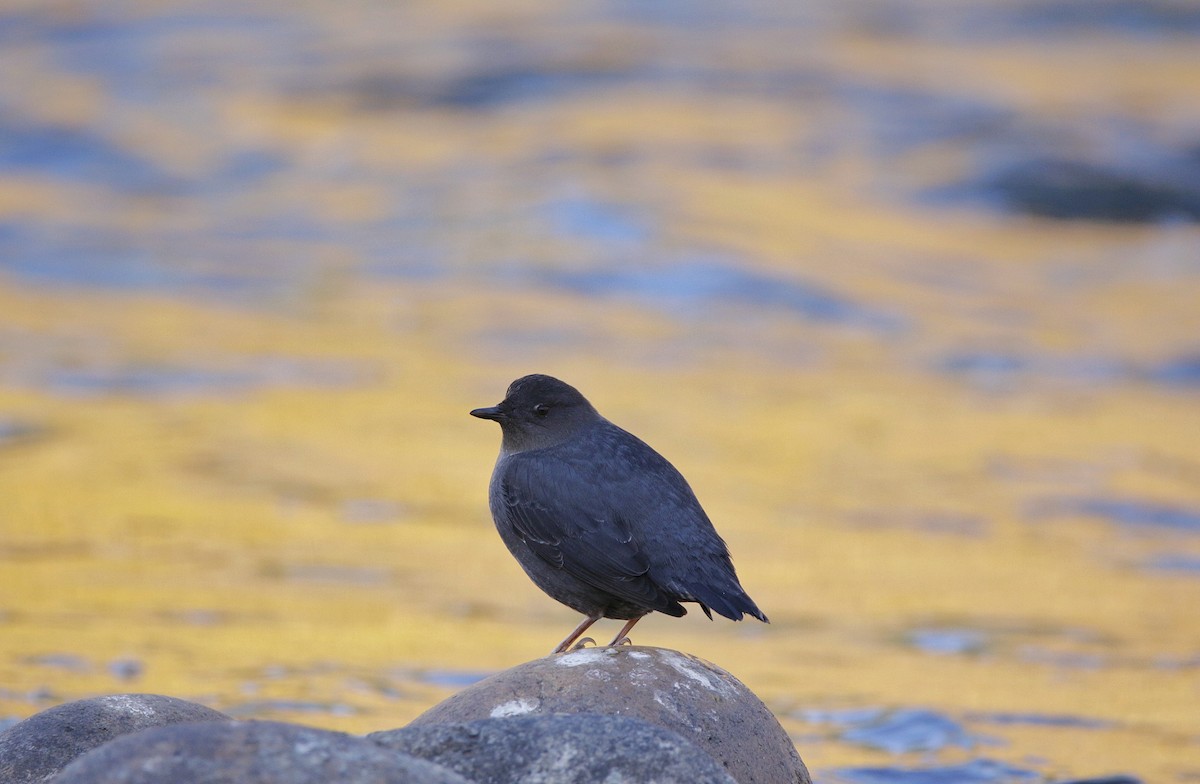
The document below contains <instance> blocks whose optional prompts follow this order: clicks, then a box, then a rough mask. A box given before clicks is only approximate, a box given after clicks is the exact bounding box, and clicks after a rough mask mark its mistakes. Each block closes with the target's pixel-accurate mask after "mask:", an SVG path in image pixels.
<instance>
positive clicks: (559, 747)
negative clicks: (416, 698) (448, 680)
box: [367, 713, 735, 784]
mask: <svg viewBox="0 0 1200 784" xmlns="http://www.w3.org/2000/svg"><path fill="white" fill-rule="evenodd" d="M367 738H368V740H373V741H375V742H376V743H379V744H381V745H383V746H385V747H387V748H389V749H393V750H395V751H400V752H404V753H405V754H411V755H412V756H414V757H420V758H421V759H427V760H433V761H435V762H437V763H438V764H439V765H445V766H446V767H448V768H450V769H452V770H455V771H457V772H458V773H461V774H462V775H463V776H466V777H467V778H469V779H472V780H474V781H480V782H484V781H486V782H488V784H518V782H519V783H520V784H559V783H560V782H561V784H622V782H628V783H629V784H640V783H641V782H647V781H653V782H656V784H735V782H734V779H733V778H732V777H731V776H730V775H729V774H728V773H726V772H725V770H724V769H723V768H722V767H721V766H720V765H719V764H717V762H716V761H715V760H714V759H713V758H712V757H710V756H708V755H707V754H706V753H704V752H703V751H701V750H700V749H699V748H698V747H696V746H695V745H694V744H692V743H689V742H688V741H686V740H684V739H683V738H681V737H679V735H677V734H675V733H674V732H669V731H667V730H664V729H662V728H661V727H655V726H654V725H652V724H648V723H646V722H644V721H640V720H638V719H631V718H626V717H624V716H601V715H596V714H586V713H580V714H575V715H562V714H550V715H543V716H519V717H516V718H510V719H483V720H481V721H472V722H467V723H465V724H425V725H422V726H418V727H405V728H403V729H398V730H389V731H387V732H376V733H372V734H371V735H368V736H367Z"/></svg>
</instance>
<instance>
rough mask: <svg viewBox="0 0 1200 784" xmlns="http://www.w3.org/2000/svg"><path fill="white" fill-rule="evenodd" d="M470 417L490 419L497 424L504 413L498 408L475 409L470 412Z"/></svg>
mask: <svg viewBox="0 0 1200 784" xmlns="http://www.w3.org/2000/svg"><path fill="white" fill-rule="evenodd" d="M471 416H473V417H479V418H480V419H491V420H492V421H494V422H499V421H500V418H501V417H503V416H504V413H503V412H502V411H501V410H500V406H489V407H487V408H477V409H475V410H474V411H472V412H471Z"/></svg>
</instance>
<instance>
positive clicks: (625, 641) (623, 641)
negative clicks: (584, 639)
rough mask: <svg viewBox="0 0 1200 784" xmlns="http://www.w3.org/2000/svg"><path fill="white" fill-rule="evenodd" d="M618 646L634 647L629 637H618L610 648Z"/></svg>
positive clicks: (610, 644)
mask: <svg viewBox="0 0 1200 784" xmlns="http://www.w3.org/2000/svg"><path fill="white" fill-rule="evenodd" d="M618 645H633V640H631V639H629V638H628V637H618V638H617V639H615V640H613V641H612V642H611V643H609V647H610V648H615V647H617V646H618Z"/></svg>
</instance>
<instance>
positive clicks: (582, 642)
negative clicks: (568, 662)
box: [571, 637, 596, 651]
mask: <svg viewBox="0 0 1200 784" xmlns="http://www.w3.org/2000/svg"><path fill="white" fill-rule="evenodd" d="M589 642H590V643H591V644H592V645H595V644H596V641H595V640H593V639H592V638H591V637H584V638H583V639H582V640H580V641H579V642H577V643H575V644H574V645H572V646H571V650H573V651H580V650H583V649H584V648H586V647H587V646H588V643H589Z"/></svg>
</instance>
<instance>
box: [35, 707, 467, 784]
mask: <svg viewBox="0 0 1200 784" xmlns="http://www.w3.org/2000/svg"><path fill="white" fill-rule="evenodd" d="M164 782H170V784H328V782H338V783H339V784H393V783H394V784H470V782H468V780H467V779H465V778H463V777H462V776H459V775H458V774H457V773H454V772H453V771H451V770H449V769H447V768H443V767H440V766H438V765H434V764H433V763H430V762H426V761H425V760H420V759H416V758H414V757H409V756H407V755H404V754H401V753H399V752H395V751H389V750H388V749H385V748H383V747H382V746H380V745H379V744H377V743H372V742H371V741H369V740H365V739H363V738H357V737H354V736H353V735H347V734H345V733H342V732H330V731H328V730H318V729H313V728H311V727H302V726H300V725H298V724H284V723H282V722H274V721H246V722H239V721H229V722H212V723H207V724H180V725H176V726H173V727H156V728H154V729H149V730H143V731H142V732H138V733H135V734H133V735H126V736H124V737H122V738H118V739H117V740H114V741H112V742H111V743H109V744H107V745H105V746H101V747H100V748H98V749H95V750H93V751H91V752H89V753H87V754H85V755H83V756H82V757H80V758H79V759H77V760H75V761H74V762H72V763H71V764H70V765H68V766H67V767H66V768H64V769H63V771H62V772H61V773H59V774H58V776H56V777H55V778H54V779H53V782H52V784H163V783H164Z"/></svg>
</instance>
